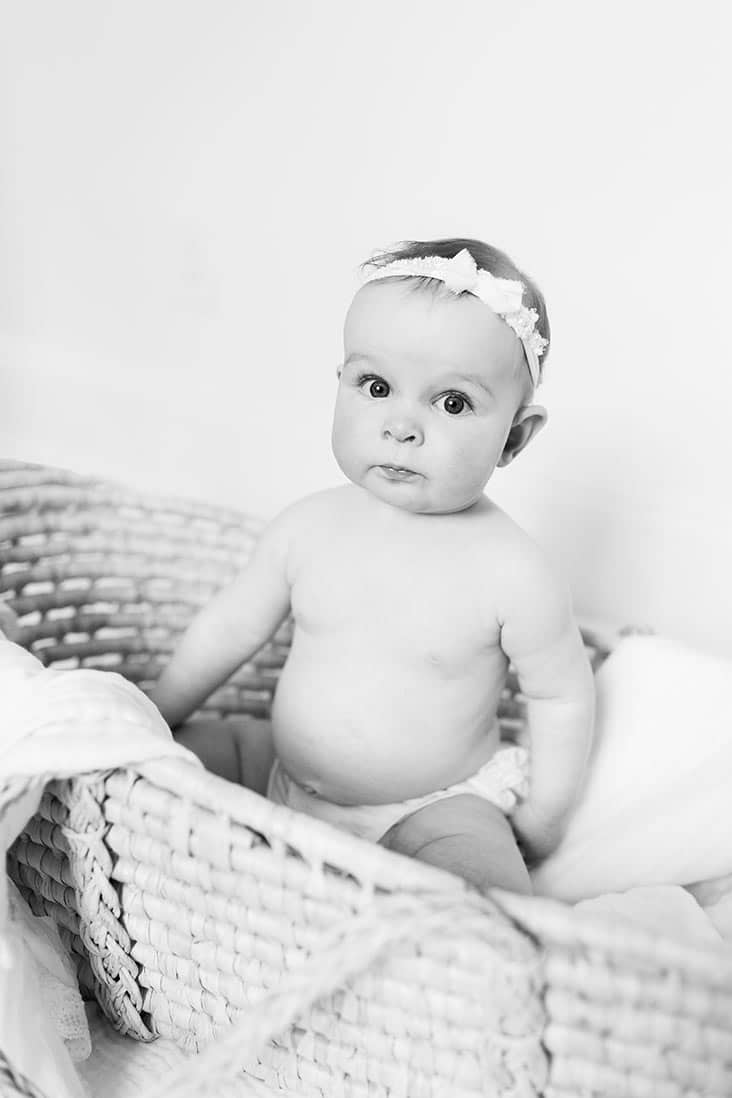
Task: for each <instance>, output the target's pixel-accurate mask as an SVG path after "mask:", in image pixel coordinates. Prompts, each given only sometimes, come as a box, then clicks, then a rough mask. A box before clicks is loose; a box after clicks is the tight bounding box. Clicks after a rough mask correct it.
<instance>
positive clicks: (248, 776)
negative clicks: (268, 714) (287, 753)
mask: <svg viewBox="0 0 732 1098" xmlns="http://www.w3.org/2000/svg"><path fill="white" fill-rule="evenodd" d="M174 738H175V740H176V743H179V744H181V745H182V746H183V747H187V748H188V749H189V751H192V752H193V753H194V755H197V756H198V758H199V759H200V760H201V762H202V763H203V765H204V766H205V767H206V769H207V770H210V771H211V773H212V774H218V775H219V777H221V778H226V779H227V780H228V781H230V782H236V783H237V784H239V785H245V786H246V787H247V789H253V790H254V792H255V793H261V794H262V795H264V794H266V792H267V782H268V780H269V772H270V770H271V769H272V763H273V761H274V747H273V745H272V726H271V724H270V722H269V721H265V720H261V719H259V718H257V717H230V718H228V719H226V720H224V719H223V718H220V717H219V718H212V719H210V720H195V721H189V722H188V723H187V724H184V725H183V727H182V728H179V729H177V730H176V732H175V733H174Z"/></svg>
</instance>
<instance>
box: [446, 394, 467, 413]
mask: <svg viewBox="0 0 732 1098" xmlns="http://www.w3.org/2000/svg"><path fill="white" fill-rule="evenodd" d="M440 401H441V403H442V407H443V408H444V410H445V411H446V412H448V413H449V414H450V415H451V416H459V415H462V413H463V412H465V411H472V408H473V405H472V404H471V403H470V401H469V400H468V398H467V397H465V396H463V395H462V393H445V395H444V396H441V397H440Z"/></svg>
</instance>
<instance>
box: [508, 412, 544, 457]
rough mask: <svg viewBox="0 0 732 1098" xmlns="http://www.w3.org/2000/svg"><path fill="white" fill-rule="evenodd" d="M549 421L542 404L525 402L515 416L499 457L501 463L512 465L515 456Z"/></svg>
mask: <svg viewBox="0 0 732 1098" xmlns="http://www.w3.org/2000/svg"><path fill="white" fill-rule="evenodd" d="M546 421H547V410H546V408H543V407H542V406H541V404H525V405H524V406H523V407H522V408H519V410H518V412H517V413H516V415H515V416H514V417H513V423H512V424H511V430H510V431H509V432H508V438H507V439H506V444H505V446H504V447H503V453H502V454H501V456H500V458H499V459H498V464H499V465H510V464H511V462H512V461H513V460H514V458H517V457H518V455H519V454H520V453H521V451H522V450H524V449H525V448H526V447H527V446H528V445H529V443H530V442H531V440H532V438H534V436H535V435H538V433H539V431H540V430H541V429H542V427H543V426H544V424H545V423H546Z"/></svg>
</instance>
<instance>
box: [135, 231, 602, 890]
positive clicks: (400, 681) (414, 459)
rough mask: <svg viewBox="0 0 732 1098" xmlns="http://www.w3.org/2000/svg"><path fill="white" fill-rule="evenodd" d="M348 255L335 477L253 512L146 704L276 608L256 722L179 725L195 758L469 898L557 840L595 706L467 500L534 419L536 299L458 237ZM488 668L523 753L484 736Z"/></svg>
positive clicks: (180, 702) (185, 683)
mask: <svg viewBox="0 0 732 1098" xmlns="http://www.w3.org/2000/svg"><path fill="white" fill-rule="evenodd" d="M364 266H366V267H367V272H368V273H367V277H366V280H365V282H364V284H363V286H362V287H361V288H360V289H359V290H358V292H357V293H356V295H355V297H354V299H353V302H352V304H351V306H350V308H349V310H348V314H347V316H346V321H345V331H344V344H345V354H344V359H343V363H342V364H341V365H340V366H339V368H338V395H337V399H336V406H335V415H334V423H333V436H332V443H333V452H334V454H335V457H336V460H337V462H338V464H339V466H340V468H341V470H342V471H343V473H344V474H345V476H346V478H347V480H348V482H349V483H347V484H344V485H341V486H339V487H336V488H330V489H326V490H325V491H321V492H316V493H315V494H313V495H310V496H307V497H306V498H305V499H302V500H300V501H298V502H296V503H294V504H292V505H291V506H289V507H287V508H286V509H285V510H284V511H283V512H282V513H281V514H280V515H279V516H278V517H277V518H275V519H274V520H273V521H272V522H271V524H270V525H269V526H268V527H267V529H266V530H265V531H264V533H263V534H262V536H261V538H260V539H259V541H258V543H257V545H256V548H255V551H254V553H253V555H252V558H251V560H250V562H249V563H248V564H247V566H246V567H245V568H244V569H243V571H242V572H241V574H240V575H239V576H238V578H236V579H235V580H234V582H233V583H232V584H231V585H230V586H228V587H227V588H226V589H224V590H222V591H221V592H220V593H219V594H217V595H216V596H215V598H214V599H213V600H212V601H211V603H210V604H209V605H208V606H207V607H206V608H204V609H203V610H202V611H201V613H200V614H199V615H198V616H197V617H196V618H195V620H194V621H193V622H192V624H191V626H190V627H189V629H188V630H187V632H186V633H185V634H184V636H183V638H182V640H181V642H180V645H179V647H178V648H177V650H176V652H175V654H174V655H173V658H172V660H171V662H170V664H169V665H168V666H167V667H166V669H165V670H164V672H163V674H162V676H161V678H160V681H159V683H158V686H157V688H156V691H155V693H154V695H153V697H154V700H155V701H156V703H157V705H158V706H159V708H160V710H161V712H162V714H163V716H164V717H165V718H166V719H167V721H168V722H169V724H170V725H171V726H173V727H175V726H178V725H180V724H181V723H182V722H183V721H184V720H185V719H186V718H187V717H188V716H189V715H190V714H191V713H192V712H193V710H194V709H196V708H197V707H198V706H199V705H200V703H201V702H202V701H204V699H205V698H206V697H207V696H208V695H209V694H210V693H211V692H212V691H213V690H214V689H215V688H216V687H218V686H219V685H220V684H221V683H223V682H224V681H225V680H226V679H227V678H228V677H229V676H230V675H231V674H232V673H233V672H234V671H235V670H236V669H237V668H238V667H239V666H240V665H241V664H242V663H243V662H245V661H246V660H248V659H249V658H250V657H251V656H252V655H253V654H254V653H255V652H256V651H257V649H259V648H260V647H261V646H262V645H263V644H264V643H265V642H266V641H267V640H268V638H269V637H270V636H271V635H272V634H273V633H274V632H275V630H276V628H277V627H278V626H279V625H280V624H281V622H282V621H283V619H284V618H285V617H286V616H287V615H288V614H289V613H290V612H291V613H292V616H293V619H294V635H293V640H292V645H291V649H290V653H289V656H288V659H287V662H286V664H285V667H284V669H283V671H282V674H281V677H280V680H279V684H278V687H277V691H276V694H275V699H274V705H273V709H272V722H271V735H270V726H269V725H267V726H265V728H263V729H262V731H261V734H260V735H259V738H258V740H257V741H256V742H255V741H254V739H253V737H252V735H251V727H250V728H249V729H248V730H247V729H244V730H239V731H238V732H235V733H233V739H231V741H230V744H228V745H226V746H225V745H224V741H223V740H219V741H218V746H217V747H216V748H213V747H207V746H206V742H205V740H204V737H202V736H201V735H200V730H199V734H198V736H196V733H195V731H194V732H193V735H192V737H189V738H188V740H186V730H185V729H183V730H182V732H181V734H180V736H179V738H181V739H183V741H184V742H187V745H188V746H191V747H193V748H194V750H198V752H199V753H200V754H201V755H202V757H203V759H204V762H207V761H211V760H207V757H206V756H207V753H208V754H211V752H214V753H215V752H218V754H219V762H218V763H217V762H216V760H215V759H213V756H212V760H213V761H212V769H218V770H219V772H221V773H226V772H227V768H226V766H222V765H221V763H220V759H221V758H222V757H223V756H222V752H223V753H224V754H225V753H226V752H227V751H229V750H230V751H231V758H232V759H233V758H234V757H235V751H236V752H239V753H240V754H241V753H243V755H244V756H246V755H247V753H248V752H253V753H254V754H257V752H258V755H259V759H260V769H261V765H265V766H266V769H267V771H268V780H267V783H266V784H267V794H268V796H269V797H270V798H271V799H272V800H274V801H276V802H279V803H282V804H287V805H289V806H290V807H291V808H293V809H295V810H297V811H301V812H305V813H309V814H310V815H313V816H316V817H319V818H321V819H325V820H328V821H329V822H331V823H333V824H335V825H336V826H338V827H342V828H345V829H347V830H349V831H351V832H352V833H354V834H356V835H360V836H362V837H365V838H368V839H372V840H373V841H377V842H381V843H383V844H384V845H385V846H387V847H388V848H390V849H392V850H396V851H399V852H401V853H405V854H408V855H411V856H413V857H416V858H419V859H422V860H423V861H425V862H430V863H432V864H434V865H437V866H440V867H442V868H445V869H448V870H450V871H452V872H454V873H457V874H459V875H461V876H463V877H464V878H465V879H466V880H468V881H470V882H471V883H473V884H474V885H477V886H478V887H480V888H487V887H491V886H499V887H503V888H508V889H512V890H514V891H522V892H527V891H530V883H529V875H528V870H527V868H526V863H527V862H528V863H529V864H531V863H532V862H534V861H537V860H539V859H541V858H543V857H544V856H546V855H547V854H548V853H549V852H550V851H551V850H552V849H553V848H554V847H555V846H556V844H557V843H558V841H559V839H560V837H561V834H562V827H563V823H564V821H565V818H566V816H567V813H568V811H569V809H570V808H571V806H572V804H573V801H574V798H575V794H576V792H577V790H578V786H579V783H580V781H581V779H582V776H583V772H584V769H585V764H586V761H587V757H588V752H589V747H590V741H591V734H592V719H593V705H594V691H593V680H592V674H591V670H590V665H589V662H588V659H587V656H586V654H585V649H584V646H583V643H582V639H581V637H580V634H579V631H578V628H577V625H576V623H575V621H574V619H573V616H572V611H571V606H570V600H569V597H568V595H567V592H566V591H565V590H564V588H563V586H562V584H561V583H559V582H558V581H557V579H556V578H555V576H554V575H553V574H552V571H551V569H550V568H549V567H548V565H547V562H546V561H545V559H544V557H543V556H542V553H541V552H540V550H539V548H538V547H537V546H536V545H535V543H534V542H533V541H532V540H531V539H530V538H529V537H528V536H527V535H526V534H525V533H524V532H523V531H522V530H521V529H520V528H519V527H518V526H517V525H516V524H515V523H514V522H513V521H512V520H511V519H510V518H509V517H508V516H507V515H506V514H505V513H504V512H503V511H502V510H501V509H500V508H499V507H497V506H496V504H494V503H493V502H491V500H490V499H489V498H488V497H487V496H486V495H484V488H485V486H486V484H487V482H488V480H489V479H490V477H491V475H492V474H493V472H494V470H495V469H496V467H497V466H505V465H508V464H510V462H512V461H513V460H514V458H516V457H517V456H518V455H519V454H520V453H521V451H522V450H523V449H524V447H526V446H527V445H528V443H529V442H530V441H531V439H532V438H533V437H534V436H535V435H536V434H537V432H538V431H539V430H540V429H541V427H542V426H543V425H544V423H545V421H546V411H545V409H544V408H542V407H541V406H540V405H538V404H534V403H532V400H533V398H534V390H535V388H536V386H537V385H538V383H539V381H540V378H541V358H542V357H545V355H546V351H547V348H548V343H549V325H548V320H547V316H546V309H545V305H544V301H543V298H542V296H541V294H540V292H539V291H538V289H537V288H536V287H535V286H534V285H533V283H532V282H531V280H530V279H528V278H527V277H526V276H525V275H523V274H522V273H521V272H520V271H519V270H518V269H517V268H516V266H515V265H514V263H513V262H512V261H511V260H510V259H509V258H508V257H507V256H506V255H504V254H503V253H502V252H499V251H498V250H497V249H495V248H492V247H490V246H489V245H486V244H483V243H481V242H480V241H477V240H462V239H457V240H439V241H429V242H412V243H407V244H405V245H402V246H401V247H400V248H399V250H398V251H396V252H390V253H384V254H381V255H379V256H378V257H376V258H374V259H372V260H371V261H370V262H369V263H368V264H365V265H364ZM509 661H510V662H511V664H512V665H513V667H514V668H515V671H516V673H517V675H518V680H519V684H520V688H521V692H522V694H523V695H524V696H525V698H526V701H527V706H528V730H529V737H528V752H527V751H526V750H525V749H524V748H523V747H518V746H512V747H506V746H502V745H501V743H500V740H499V728H498V723H497V719H496V712H497V707H498V702H499V699H500V697H501V692H502V690H503V687H504V683H505V678H506V671H507V667H508V664H509ZM258 723H259V724H261V723H262V722H258ZM223 727H224V728H227V727H231V726H230V725H228V724H224V725H223ZM211 743H213V737H212V738H211ZM257 744H258V746H257ZM231 745H233V746H231ZM272 752H273V753H274V761H273V763H272V765H271V768H270V765H269V764H270V760H271V758H272ZM262 759H264V760H265V761H264V763H263V764H262V762H261V760H262ZM529 759H530V767H529V765H528V760H529ZM229 770H230V776H236V768H235V767H234V765H233V763H232V765H231V766H230V767H229ZM250 784H256V783H250ZM507 817H510V823H509V822H508V818H507Z"/></svg>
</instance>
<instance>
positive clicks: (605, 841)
mask: <svg viewBox="0 0 732 1098" xmlns="http://www.w3.org/2000/svg"><path fill="white" fill-rule="evenodd" d="M731 836H732V663H730V662H729V661H727V660H722V659H716V658H713V657H711V656H707V655H704V654H703V653H700V652H696V651H693V650H691V649H689V648H685V647H684V646H682V645H680V644H678V643H676V642H674V641H671V640H668V639H664V638H661V637H653V636H634V637H628V638H625V639H624V640H622V641H621V642H620V643H619V645H618V647H617V648H616V650H615V651H614V652H613V653H612V655H611V656H609V658H608V659H607V660H606V661H605V663H604V665H603V666H602V667H601V668H600V670H599V672H598V675H597V718H596V729H595V744H594V748H593V753H592V757H591V759H590V764H589V768H588V775H587V780H586V783H585V786H584V789H583V791H582V794H581V796H580V799H579V801H578V804H577V807H576V809H575V810H574V812H573V814H572V817H571V819H570V821H569V825H568V828H567V831H566V833H565V836H564V838H563V840H562V842H561V844H560V846H559V847H558V848H557V850H556V851H555V852H554V853H553V854H552V855H551V856H550V857H549V858H548V859H547V860H546V861H545V862H544V863H543V865H541V866H540V867H539V868H538V869H537V870H536V871H535V872H534V873H533V883H534V888H535V891H536V892H537V893H539V894H541V895H547V896H554V897H556V898H558V899H562V900H569V901H576V900H582V899H587V898H589V897H592V896H599V895H601V894H602V893H605V892H618V891H623V890H625V889H628V888H632V887H635V886H638V885H652V884H681V885H683V884H689V883H691V882H694V881H701V880H706V879H708V878H711V877H720V876H722V875H723V874H725V873H730V872H732V838H731Z"/></svg>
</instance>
